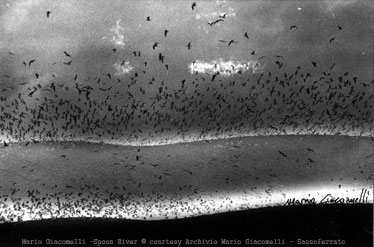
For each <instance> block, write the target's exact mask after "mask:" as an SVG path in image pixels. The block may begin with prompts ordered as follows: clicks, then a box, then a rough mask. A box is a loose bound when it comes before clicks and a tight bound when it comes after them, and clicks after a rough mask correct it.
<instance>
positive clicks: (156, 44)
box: [152, 42, 158, 50]
mask: <svg viewBox="0 0 374 247" xmlns="http://www.w3.org/2000/svg"><path fill="white" fill-rule="evenodd" d="M156 47H158V42H156V43H154V44H153V46H152V48H153V50H154V49H156Z"/></svg>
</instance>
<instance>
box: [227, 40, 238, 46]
mask: <svg viewBox="0 0 374 247" xmlns="http://www.w3.org/2000/svg"><path fill="white" fill-rule="evenodd" d="M238 42H239V41H235V40H233V39H232V40H230V42H229V44H228V46H230V45H231V44H236V43H238Z"/></svg>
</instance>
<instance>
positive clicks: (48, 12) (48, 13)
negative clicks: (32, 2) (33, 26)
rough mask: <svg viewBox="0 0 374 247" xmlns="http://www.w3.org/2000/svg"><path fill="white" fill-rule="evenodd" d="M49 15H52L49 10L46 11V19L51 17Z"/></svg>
mask: <svg viewBox="0 0 374 247" xmlns="http://www.w3.org/2000/svg"><path fill="white" fill-rule="evenodd" d="M51 13H52V12H51V11H49V10H48V11H47V18H49V16H50V15H51Z"/></svg>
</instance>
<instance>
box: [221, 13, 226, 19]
mask: <svg viewBox="0 0 374 247" xmlns="http://www.w3.org/2000/svg"><path fill="white" fill-rule="evenodd" d="M226 16H227V13H224V14H223V15H220V16H219V17H220V18H223V19H225V18H226Z"/></svg>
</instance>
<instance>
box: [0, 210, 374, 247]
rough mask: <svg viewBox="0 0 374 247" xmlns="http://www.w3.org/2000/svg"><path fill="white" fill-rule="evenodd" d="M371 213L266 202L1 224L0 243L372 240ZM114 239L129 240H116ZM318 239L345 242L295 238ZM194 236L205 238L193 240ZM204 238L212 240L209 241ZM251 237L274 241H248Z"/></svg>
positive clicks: (362, 242) (367, 243)
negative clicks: (148, 215) (173, 216)
mask: <svg viewBox="0 0 374 247" xmlns="http://www.w3.org/2000/svg"><path fill="white" fill-rule="evenodd" d="M372 219H373V205H372V204H355V205H312V206H311V205H308V206H305V205H304V206H289V207H269V208H261V209H252V210H246V211H238V212H230V213H222V214H218V215H208V216H199V217H194V218H186V219H178V220H165V221H138V220H110V219H65V220H63V219H58V220H43V221H30V222H23V223H5V224H1V225H0V246H27V245H22V239H23V240H25V239H28V240H40V241H42V243H43V244H41V245H32V246H71V245H53V244H50V245H47V244H46V241H47V239H55V240H67V239H69V240H70V239H76V241H77V243H79V241H81V242H80V243H81V244H80V245H75V246H178V245H175V244H172V245H168V244H167V242H164V243H161V242H156V243H153V242H151V241H154V240H157V241H159V240H160V241H162V240H173V241H174V240H182V242H181V243H182V244H181V245H180V246H187V244H186V243H187V242H186V241H191V242H190V243H191V244H190V245H188V246H223V242H222V240H223V239H226V240H235V241H232V242H231V244H227V245H225V246H357V247H358V246H373V245H372V238H373V220H372ZM95 239H96V242H95ZM118 239H121V240H123V241H126V240H134V242H133V244H130V242H128V244H125V243H124V242H123V243H122V244H121V243H120V242H118ZM318 239H321V240H336V241H338V240H340V241H341V243H342V242H343V241H344V242H345V245H322V244H320V245H318V244H316V245H308V244H304V245H298V244H297V243H298V241H299V242H300V241H301V240H305V241H306V240H308V241H310V240H315V241H318ZM99 240H100V241H104V240H106V241H113V245H111V244H104V242H101V244H100V242H99ZM135 240H136V241H137V242H136V244H135ZM142 240H143V241H144V240H145V244H143V243H142ZM199 240H200V241H203V240H205V241H206V242H205V243H203V244H201V245H198V241H199ZM209 240H212V241H217V244H209V242H207V241H209ZM251 240H252V243H254V241H255V240H273V241H277V242H276V244H274V245H269V244H262V245H254V244H252V245H249V241H251ZM83 241H84V242H85V244H82V243H83ZM193 241H195V242H193ZM239 241H240V242H241V243H239ZM246 241H247V243H248V244H246ZM152 243H153V244H152ZM201 243H202V242H201ZM235 243H236V244H235Z"/></svg>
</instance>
